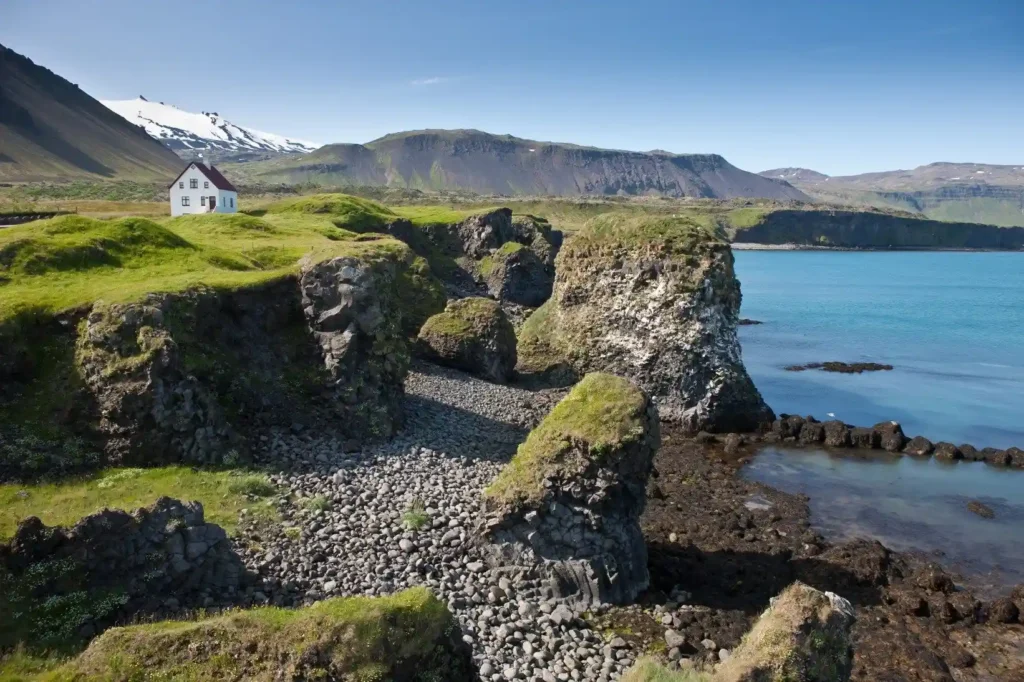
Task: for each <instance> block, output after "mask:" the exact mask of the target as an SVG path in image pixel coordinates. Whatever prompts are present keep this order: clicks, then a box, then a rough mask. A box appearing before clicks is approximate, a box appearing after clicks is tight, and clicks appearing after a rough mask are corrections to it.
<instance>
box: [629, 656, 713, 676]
mask: <svg viewBox="0 0 1024 682" xmlns="http://www.w3.org/2000/svg"><path fill="white" fill-rule="evenodd" d="M710 679H711V677H710V676H709V675H707V674H705V673H702V672H698V671H696V670H669V669H668V668H666V667H665V666H664V665H662V664H661V663H660V662H658V660H657V659H655V658H653V657H650V656H643V657H641V658H639V659H637V662H636V663H635V664H633V666H632V667H631V668H630V669H629V670H627V671H626V674H625V675H623V676H622V682H709V680H710Z"/></svg>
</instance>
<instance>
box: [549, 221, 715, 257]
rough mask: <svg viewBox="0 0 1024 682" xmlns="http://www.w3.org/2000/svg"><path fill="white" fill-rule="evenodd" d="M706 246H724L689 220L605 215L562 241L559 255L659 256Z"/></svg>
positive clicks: (704, 229)
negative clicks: (645, 252)
mask: <svg viewBox="0 0 1024 682" xmlns="http://www.w3.org/2000/svg"><path fill="white" fill-rule="evenodd" d="M708 243H715V244H716V245H719V246H724V245H725V242H724V241H723V240H721V239H719V238H718V237H717V236H715V235H714V234H713V233H712V232H711V231H710V230H708V229H707V228H706V227H705V226H703V225H701V224H700V223H699V222H697V221H695V220H692V219H690V218H686V217H677V216H652V215H632V214H628V213H607V214H604V215H600V216H598V217H596V218H594V219H592V220H590V221H589V222H587V224H586V225H585V226H584V227H583V229H582V230H580V231H579V232H577V233H576V234H574V235H573V236H572V238H571V239H568V240H566V243H565V244H564V245H563V247H562V253H563V254H565V255H566V256H568V257H572V256H575V255H596V254H598V253H614V252H617V251H622V250H637V249H639V250H648V249H650V250H655V251H657V252H660V253H662V254H690V253H693V252H694V251H696V249H697V248H698V247H699V246H701V245H703V244H708Z"/></svg>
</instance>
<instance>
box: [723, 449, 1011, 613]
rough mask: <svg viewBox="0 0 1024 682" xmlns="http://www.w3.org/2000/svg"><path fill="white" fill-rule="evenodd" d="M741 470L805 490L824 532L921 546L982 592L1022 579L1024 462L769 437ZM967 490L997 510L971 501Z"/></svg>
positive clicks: (797, 490) (1003, 588)
mask: <svg viewBox="0 0 1024 682" xmlns="http://www.w3.org/2000/svg"><path fill="white" fill-rule="evenodd" d="M743 476H744V477H745V478H748V479H752V480H756V481H759V482H761V483H766V484H768V485H770V486H772V487H775V488H779V489H781V490H785V491H786V492H789V493H803V494H805V495H807V496H808V497H810V509H811V523H812V525H814V526H815V528H816V529H817V530H818V531H819V532H821V533H822V534H823V535H825V536H826V537H828V538H830V539H833V540H844V539H853V538H857V537H870V538H874V539H876V540H879V541H880V542H881V543H882V544H884V545H885V546H886V547H889V548H890V549H895V550H898V551H912V552H918V553H920V554H923V555H925V556H927V557H928V558H929V559H931V560H934V561H938V562H939V563H941V564H943V565H945V566H946V567H947V568H950V569H952V570H954V571H956V572H958V573H960V574H961V575H963V576H964V577H965V578H966V579H967V582H968V584H969V585H970V586H971V587H972V588H973V589H975V590H977V591H978V592H979V594H982V595H986V596H994V595H996V594H999V593H1004V592H1006V591H1007V588H1009V587H1011V586H1013V585H1016V584H1018V583H1021V582H1024V495H1022V494H1021V491H1022V490H1024V471H1018V470H1014V469H997V468H995V467H991V466H989V465H987V464H984V463H982V462H957V463H947V462H939V461H937V460H935V459H932V458H918V457H900V456H896V455H889V454H888V453H884V452H876V451H870V450H869V451H857V452H856V453H854V452H853V451H845V452H843V451H835V452H826V451H824V450H820V449H816V448H808V449H799V450H795V449H790V450H787V449H781V448H776V447H766V448H763V449H762V450H761V451H760V452H759V453H758V455H757V457H755V458H754V459H753V461H752V462H751V463H750V464H748V465H747V466H745V467H744V468H743ZM972 500H978V501H981V502H983V503H984V504H986V505H987V506H988V507H989V508H990V509H991V510H992V511H993V512H994V514H995V516H994V517H993V518H991V519H985V518H982V517H980V516H978V515H977V514H975V513H973V512H971V511H970V510H968V508H967V503H968V502H970V501H972Z"/></svg>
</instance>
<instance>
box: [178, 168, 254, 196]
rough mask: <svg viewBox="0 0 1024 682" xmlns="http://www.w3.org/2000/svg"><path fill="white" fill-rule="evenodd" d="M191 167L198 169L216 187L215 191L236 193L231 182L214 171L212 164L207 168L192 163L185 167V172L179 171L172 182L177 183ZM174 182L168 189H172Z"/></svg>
mask: <svg viewBox="0 0 1024 682" xmlns="http://www.w3.org/2000/svg"><path fill="white" fill-rule="evenodd" d="M192 166H195V167H196V168H198V169H199V172H200V173H202V174H203V175H205V176H206V179H207V180H209V181H210V182H212V183H213V186H214V187H216V188H217V189H223V190H226V191H228V192H237V191H238V190H237V189H235V186H234V185H232V184H231V182H230V181H229V180H228V179H227V178H225V177H224V176H223V175H222V174H221V172H220V171H219V170H217V169H216V167H214V165H213V164H212V163H211V164H210V165H209V166H207V165H206V164H203V163H199V162H198V161H193V162H192V163H190V164H189V165H187V166H185V170H183V171H181V173H179V174H178V177H176V178H174V182H177V181H178V180H179V179H181V176H182V175H184V174H185V173H186V172H187V171H188V169H189V168H191V167H192ZM174 182H172V183H171V184H170V185H169V187H174Z"/></svg>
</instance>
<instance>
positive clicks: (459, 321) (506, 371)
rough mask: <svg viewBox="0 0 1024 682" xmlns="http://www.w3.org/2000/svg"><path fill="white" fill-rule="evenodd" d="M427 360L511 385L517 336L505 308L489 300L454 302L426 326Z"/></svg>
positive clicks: (421, 336)
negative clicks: (504, 310) (508, 382)
mask: <svg viewBox="0 0 1024 682" xmlns="http://www.w3.org/2000/svg"><path fill="white" fill-rule="evenodd" d="M419 341H420V344H421V346H422V348H423V349H424V353H425V354H426V355H427V357H429V358H431V359H433V360H435V361H436V362H439V363H441V364H444V365H447V366H449V367H454V368H456V369H461V370H464V371H466V372H469V373H471V374H475V375H477V376H481V377H483V378H485V379H489V380H490V381H495V382H498V383H504V382H506V381H508V379H509V377H510V376H511V374H512V370H513V368H514V367H515V365H516V334H515V330H514V329H513V328H512V323H511V322H509V321H508V318H507V317H506V316H505V313H504V312H503V311H502V309H501V306H499V305H498V303H497V302H496V301H492V300H490V299H487V298H463V299H459V300H456V301H452V302H451V303H449V304H448V306H447V307H446V308H445V310H444V312H443V313H440V314H438V315H434V316H433V317H431V318H430V319H428V320H427V321H426V323H424V325H423V328H422V329H421V330H420V334H419Z"/></svg>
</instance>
